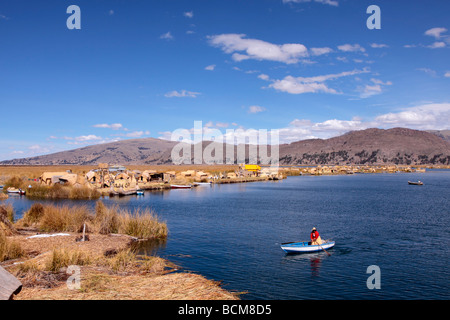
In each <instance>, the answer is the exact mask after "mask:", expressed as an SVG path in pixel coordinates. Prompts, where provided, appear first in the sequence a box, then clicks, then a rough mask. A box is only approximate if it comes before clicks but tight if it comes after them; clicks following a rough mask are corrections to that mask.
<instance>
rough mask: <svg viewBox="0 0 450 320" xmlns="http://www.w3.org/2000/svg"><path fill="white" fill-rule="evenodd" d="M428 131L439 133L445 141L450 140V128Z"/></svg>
mask: <svg viewBox="0 0 450 320" xmlns="http://www.w3.org/2000/svg"><path fill="white" fill-rule="evenodd" d="M427 132H429V133H432V134H434V135H437V136H438V137H440V138H442V139H444V140H445V141H447V142H450V130H428V131H427Z"/></svg>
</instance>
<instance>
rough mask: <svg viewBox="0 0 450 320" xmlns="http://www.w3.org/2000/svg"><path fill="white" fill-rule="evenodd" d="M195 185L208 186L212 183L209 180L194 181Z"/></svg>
mask: <svg viewBox="0 0 450 320" xmlns="http://www.w3.org/2000/svg"><path fill="white" fill-rule="evenodd" d="M194 184H195V185H196V186H199V187H202V186H203V187H205V186H210V185H212V183H211V182H196V183H194Z"/></svg>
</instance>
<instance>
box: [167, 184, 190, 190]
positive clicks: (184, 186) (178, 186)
mask: <svg viewBox="0 0 450 320" xmlns="http://www.w3.org/2000/svg"><path fill="white" fill-rule="evenodd" d="M170 187H171V188H172V189H191V188H192V185H190V184H188V185H179V184H173V185H171V186H170Z"/></svg>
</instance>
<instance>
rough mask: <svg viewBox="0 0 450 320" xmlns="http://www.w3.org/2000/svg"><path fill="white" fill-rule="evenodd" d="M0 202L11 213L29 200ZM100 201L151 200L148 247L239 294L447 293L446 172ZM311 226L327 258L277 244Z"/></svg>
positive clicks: (302, 236)
mask: <svg viewBox="0 0 450 320" xmlns="http://www.w3.org/2000/svg"><path fill="white" fill-rule="evenodd" d="M408 180H410V181H417V180H422V181H423V182H424V183H425V185H424V186H410V185H408V183H407V181H408ZM7 201H8V202H12V203H13V204H14V206H15V208H16V211H17V213H18V215H19V216H20V214H21V212H22V211H23V210H26V209H27V208H28V207H29V206H30V205H31V203H32V202H31V201H29V200H27V199H25V198H19V197H16V198H11V199H9V200H7ZM103 201H104V202H105V203H106V204H112V203H118V204H119V205H120V206H126V207H130V208H134V207H145V206H149V207H151V208H152V209H153V210H154V211H155V212H157V213H158V214H159V216H160V217H161V218H162V219H163V220H165V221H166V222H167V224H168V227H169V232H170V234H169V238H168V240H167V242H166V243H165V244H162V245H160V246H159V247H158V248H157V250H156V251H157V253H158V254H159V255H161V256H162V257H165V258H168V259H169V260H171V261H173V262H175V263H176V264H178V265H180V266H182V267H183V268H184V269H187V270H190V271H193V272H197V273H199V274H202V275H204V276H206V277H207V278H210V279H214V280H220V281H222V282H223V284H224V285H225V286H224V287H225V288H226V289H228V290H234V291H239V292H241V291H246V292H248V293H247V294H245V295H243V296H242V298H243V299H449V298H450V291H449V289H450V286H449V284H450V283H449V279H450V271H449V262H450V261H449V257H450V249H449V245H450V228H449V227H450V224H449V222H450V218H449V215H450V171H444V170H432V171H428V172H427V173H425V174H423V173H422V174H416V173H411V174H406V173H398V174H373V175H368V174H366V175H348V176H321V177H311V176H303V177H290V178H288V179H287V180H284V181H278V182H258V183H247V184H230V185H217V186H213V187H198V188H196V189H192V190H171V191H165V192H153V193H151V192H148V193H146V194H145V196H144V197H129V198H122V199H104V200H103ZM63 202H67V201H63ZM90 204H91V205H95V202H90ZM314 226H315V227H317V229H318V230H319V232H320V234H321V236H322V238H323V239H329V238H332V239H333V240H335V241H336V246H335V248H334V249H331V250H329V253H330V254H331V256H328V255H327V254H326V253H324V252H321V253H314V254H303V255H286V254H285V253H284V252H283V251H282V250H281V249H280V243H282V242H289V241H300V240H302V241H306V240H308V238H309V232H310V230H311V228H312V227H314ZM370 265H377V266H379V267H380V270H381V289H380V290H369V289H368V288H367V286H366V281H367V278H368V277H369V276H370V274H367V273H366V271H367V267H369V266H370Z"/></svg>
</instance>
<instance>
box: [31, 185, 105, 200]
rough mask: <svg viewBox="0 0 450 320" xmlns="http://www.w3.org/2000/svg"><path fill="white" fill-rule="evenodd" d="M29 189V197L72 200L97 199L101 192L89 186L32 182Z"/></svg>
mask: <svg viewBox="0 0 450 320" xmlns="http://www.w3.org/2000/svg"><path fill="white" fill-rule="evenodd" d="M26 190H27V197H29V198H31V199H72V200H96V199H98V198H100V196H101V194H100V192H98V191H97V190H96V189H92V188H89V187H85V186H82V187H70V186H63V185H60V184H55V185H53V186H46V185H41V184H32V187H31V188H28V189H26Z"/></svg>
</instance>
